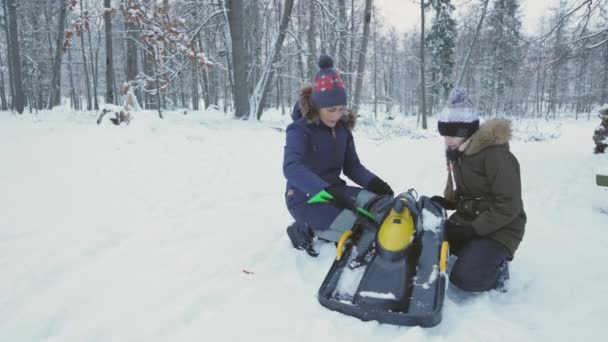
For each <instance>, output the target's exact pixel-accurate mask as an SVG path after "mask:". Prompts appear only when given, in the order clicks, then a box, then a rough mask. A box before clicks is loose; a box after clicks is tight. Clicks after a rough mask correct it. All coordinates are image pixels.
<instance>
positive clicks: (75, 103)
mask: <svg viewBox="0 0 608 342" xmlns="http://www.w3.org/2000/svg"><path fill="white" fill-rule="evenodd" d="M68 75H69V78H70V98H71V99H72V101H71V102H72V108H74V109H76V110H81V109H82V108H81V107H80V99H79V96H78V95H77V94H76V87H75V86H74V75H73V73H72V52H71V51H70V50H68Z"/></svg>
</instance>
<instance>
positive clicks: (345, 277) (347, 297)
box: [319, 247, 366, 301]
mask: <svg viewBox="0 0 608 342" xmlns="http://www.w3.org/2000/svg"><path fill="white" fill-rule="evenodd" d="M357 255H358V253H357V247H353V250H352V252H351V254H350V257H349V258H348V262H347V264H348V263H350V262H351V261H352V260H354V259H355V258H356V257H357ZM365 269H366V267H365V266H360V267H356V268H354V269H351V268H349V267H345V268H344V269H343V271H342V274H341V275H340V279H338V283H337V284H336V288H335V290H334V292H333V293H332V296H333V297H334V298H339V299H340V300H342V301H351V300H352V299H353V296H354V295H355V292H356V291H357V288H358V287H359V283H361V279H362V278H363V275H364V274H365ZM319 285H321V284H319Z"/></svg>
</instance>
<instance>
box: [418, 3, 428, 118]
mask: <svg viewBox="0 0 608 342" xmlns="http://www.w3.org/2000/svg"><path fill="white" fill-rule="evenodd" d="M420 13H421V19H420V20H421V30H420V90H421V96H422V98H421V115H422V129H427V124H426V82H425V75H424V74H425V70H424V68H425V65H424V0H422V1H420Z"/></svg>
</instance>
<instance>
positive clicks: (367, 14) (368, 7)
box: [353, 0, 372, 112]
mask: <svg viewBox="0 0 608 342" xmlns="http://www.w3.org/2000/svg"><path fill="white" fill-rule="evenodd" d="M371 20H372V0H365V11H364V12H363V37H362V38H361V49H360V50H359V63H358V64H357V82H356V86H355V100H354V103H353V110H354V111H355V112H357V111H358V110H359V104H360V100H361V89H362V88H363V75H364V73H365V55H366V54H367V42H368V40H369V31H370V29H369V25H370V22H371Z"/></svg>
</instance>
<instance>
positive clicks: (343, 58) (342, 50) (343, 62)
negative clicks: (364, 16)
mask: <svg viewBox="0 0 608 342" xmlns="http://www.w3.org/2000/svg"><path fill="white" fill-rule="evenodd" d="M338 13H339V15H340V26H338V27H339V29H340V33H339V35H338V37H339V38H338V39H339V40H338V70H339V71H340V72H346V69H347V67H348V63H347V59H348V57H347V56H348V51H347V49H346V43H347V42H346V39H347V38H346V34H347V31H348V23H347V18H346V0H338Z"/></svg>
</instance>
